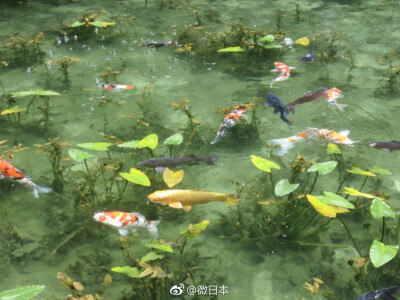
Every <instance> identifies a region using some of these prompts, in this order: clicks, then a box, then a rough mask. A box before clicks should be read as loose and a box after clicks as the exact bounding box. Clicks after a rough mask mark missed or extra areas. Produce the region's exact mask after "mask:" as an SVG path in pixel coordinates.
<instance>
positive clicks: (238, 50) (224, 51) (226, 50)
mask: <svg viewBox="0 0 400 300" xmlns="http://www.w3.org/2000/svg"><path fill="white" fill-rule="evenodd" d="M243 51H244V49H243V48H241V47H228V48H223V49H218V50H217V52H219V53H227V52H243Z"/></svg>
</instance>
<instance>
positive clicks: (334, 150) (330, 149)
mask: <svg viewBox="0 0 400 300" xmlns="http://www.w3.org/2000/svg"><path fill="white" fill-rule="evenodd" d="M326 153H328V154H341V153H342V151H341V150H340V148H339V147H338V146H337V145H336V144H333V143H329V144H328V146H326Z"/></svg>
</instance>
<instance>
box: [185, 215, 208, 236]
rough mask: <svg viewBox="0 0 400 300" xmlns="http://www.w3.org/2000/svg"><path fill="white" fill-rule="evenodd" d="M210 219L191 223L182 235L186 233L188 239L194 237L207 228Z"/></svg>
mask: <svg viewBox="0 0 400 300" xmlns="http://www.w3.org/2000/svg"><path fill="white" fill-rule="evenodd" d="M208 224H210V221H208V220H204V221H201V222H200V223H197V224H190V225H189V227H188V228H187V229H185V230H183V231H182V232H181V235H185V236H186V237H187V238H188V239H192V238H194V237H196V236H198V235H199V234H200V233H202V232H203V231H204V230H206V228H207V226H208Z"/></svg>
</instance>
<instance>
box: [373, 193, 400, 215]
mask: <svg viewBox="0 0 400 300" xmlns="http://www.w3.org/2000/svg"><path fill="white" fill-rule="evenodd" d="M371 214H372V216H373V217H374V218H375V219H378V218H383V217H386V218H392V219H394V218H395V217H396V216H395V214H394V212H393V210H392V209H391V208H390V206H389V205H388V204H387V203H385V202H384V201H382V200H380V199H378V198H375V199H374V200H373V201H372V204H371Z"/></svg>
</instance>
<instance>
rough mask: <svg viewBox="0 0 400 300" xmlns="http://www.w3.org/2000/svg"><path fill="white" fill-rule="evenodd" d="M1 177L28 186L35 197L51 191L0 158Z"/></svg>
mask: <svg viewBox="0 0 400 300" xmlns="http://www.w3.org/2000/svg"><path fill="white" fill-rule="evenodd" d="M3 178H10V179H12V180H14V181H17V182H19V183H21V184H23V185H27V186H30V187H31V188H33V196H34V197H35V198H39V193H50V192H52V191H53V190H52V189H51V188H48V187H45V186H41V185H38V184H36V183H33V181H32V180H31V178H30V177H28V176H25V174H24V173H23V172H22V171H20V170H18V169H17V168H16V167H14V166H13V165H12V164H11V163H9V162H8V161H6V160H4V159H1V158H0V179H3Z"/></svg>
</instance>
